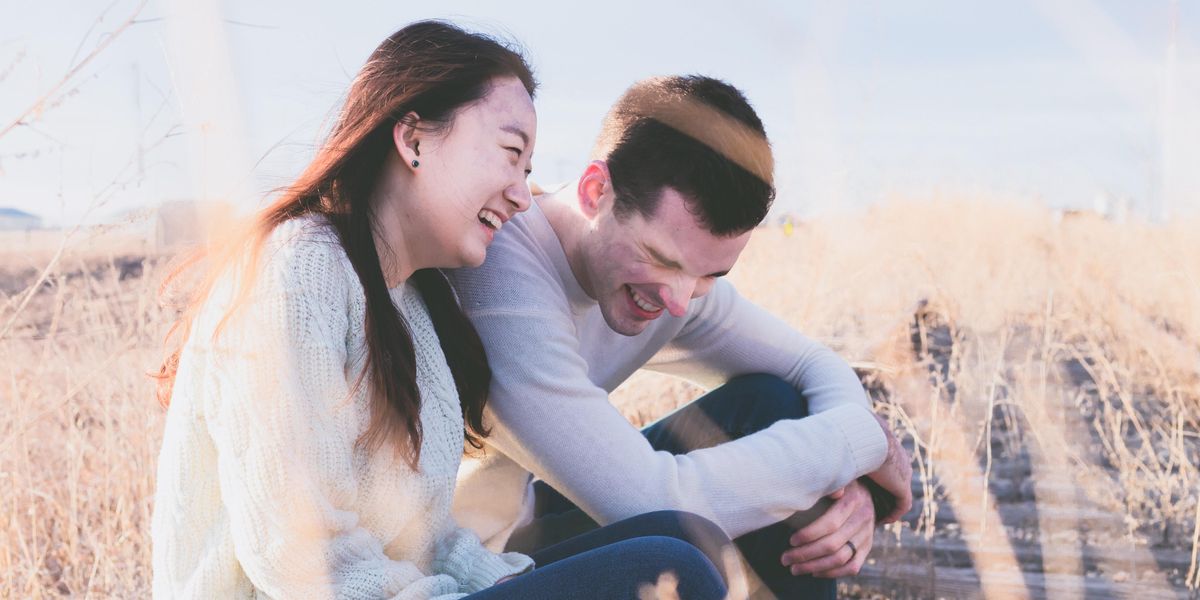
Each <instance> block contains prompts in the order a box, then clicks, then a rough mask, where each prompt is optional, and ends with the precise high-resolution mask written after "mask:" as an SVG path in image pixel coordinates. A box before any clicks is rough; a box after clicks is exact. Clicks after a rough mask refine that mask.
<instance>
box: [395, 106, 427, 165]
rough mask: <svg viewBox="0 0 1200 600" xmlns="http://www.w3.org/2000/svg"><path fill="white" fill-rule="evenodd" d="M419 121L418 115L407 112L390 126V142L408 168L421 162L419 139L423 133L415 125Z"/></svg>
mask: <svg viewBox="0 0 1200 600" xmlns="http://www.w3.org/2000/svg"><path fill="white" fill-rule="evenodd" d="M420 122H421V117H420V115H418V114H417V113H415V112H409V113H407V114H405V115H404V116H403V117H401V118H400V120H399V121H396V125H395V126H393V127H392V144H393V145H395V146H396V152H398V153H399V154H400V160H402V161H404V164H406V165H408V167H409V168H410V169H416V168H418V167H419V165H420V163H421V160H420V159H421V139H422V138H423V137H424V135H425V134H424V132H423V131H422V130H421V129H420V128H418V127H417V125H418V124H420Z"/></svg>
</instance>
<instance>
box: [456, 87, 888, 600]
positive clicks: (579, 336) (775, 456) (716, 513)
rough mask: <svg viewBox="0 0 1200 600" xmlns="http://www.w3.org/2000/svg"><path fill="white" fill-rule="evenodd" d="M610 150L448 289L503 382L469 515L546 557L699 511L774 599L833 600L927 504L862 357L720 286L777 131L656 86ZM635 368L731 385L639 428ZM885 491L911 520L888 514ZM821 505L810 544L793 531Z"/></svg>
mask: <svg viewBox="0 0 1200 600" xmlns="http://www.w3.org/2000/svg"><path fill="white" fill-rule="evenodd" d="M593 158H594V160H593V161H592V163H591V164H589V165H588V167H587V169H586V170H585V171H584V173H583V175H582V176H581V177H580V179H579V180H578V181H577V182H576V183H575V185H573V186H567V187H564V188H562V189H559V190H557V191H555V192H553V193H550V194H545V195H542V196H540V197H539V198H538V199H537V202H535V204H534V206H533V207H532V208H531V209H530V210H529V211H528V212H527V213H525V214H522V215H518V216H516V217H514V219H513V220H512V222H511V223H508V224H505V225H504V226H503V231H502V232H501V233H500V234H498V235H497V237H496V240H495V242H494V243H493V245H492V247H491V249H490V250H489V255H488V258H487V260H486V262H485V264H484V265H483V266H482V267H480V268H478V269H468V270H459V271H458V272H455V273H451V275H450V277H451V281H452V283H453V284H454V286H455V288H456V290H457V292H458V294H459V296H460V299H461V301H462V304H463V307H464V309H465V311H466V313H467V315H468V316H469V317H470V318H471V320H472V321H473V322H474V324H475V326H476V328H477V329H478V331H479V334H480V336H481V338H482V340H483V343H484V345H485V347H486V349H487V354H488V357H489V361H490V362H491V366H492V370H493V373H494V374H493V380H492V387H491V394H490V401H489V402H490V404H489V409H488V416H489V425H490V426H491V427H492V434H491V436H490V437H489V438H488V439H487V443H488V446H489V447H488V448H487V449H486V455H485V456H484V457H483V458H481V459H477V460H474V461H468V462H467V463H465V464H464V468H463V470H462V472H461V474H460V479H459V481H460V486H459V489H458V492H457V493H456V494H455V513H456V516H457V518H458V519H459V522H460V523H462V524H464V525H467V526H470V527H473V528H474V529H475V530H476V531H477V532H478V533H479V534H480V536H481V537H482V538H483V539H484V540H485V541H486V542H488V543H489V544H490V545H491V546H492V547H493V548H497V549H499V548H501V547H505V546H507V548H508V549H510V550H521V551H526V552H529V551H533V550H537V549H540V548H542V547H545V546H547V545H550V544H553V543H555V542H557V541H560V540H562V539H565V538H567V537H570V536H571V535H574V534H577V533H580V532H582V531H583V530H586V529H587V528H589V527H595V526H596V523H600V524H606V523H610V522H613V521H617V520H620V519H623V518H627V517H631V516H634V515H638V514H642V513H646V512H651V511H657V510H663V509H674V510H683V511H688V512H692V513H696V514H698V515H700V516H703V517H706V518H707V519H709V520H711V521H712V522H714V523H716V524H717V525H718V526H720V528H721V529H723V530H724V531H725V533H727V534H728V535H729V536H730V537H733V538H736V541H737V543H738V546H739V548H740V549H741V550H742V552H743V555H744V557H745V558H746V560H747V562H748V563H749V564H750V566H751V567H753V568H754V570H755V571H756V572H757V573H758V575H759V576H760V577H761V578H762V580H763V581H764V582H765V583H766V584H767V586H768V587H769V588H770V590H771V591H772V592H773V593H775V594H777V595H779V596H787V597H790V596H796V595H803V596H804V597H809V596H812V597H817V596H820V597H833V596H834V595H835V594H836V586H835V582H834V580H833V578H835V577H838V576H844V575H851V574H854V573H857V572H858V570H859V568H860V567H861V566H862V564H863V562H864V561H865V560H866V555H867V553H868V551H869V550H870V547H871V540H872V536H873V531H874V527H875V525H876V524H877V522H879V521H885V520H887V521H890V520H895V519H897V518H899V516H900V515H902V514H903V513H904V512H906V511H907V510H908V508H909V507H910V506H911V502H912V497H911V488H910V481H909V479H910V478H911V474H912V471H911V466H910V464H909V458H908V455H907V454H906V453H905V451H904V449H903V448H902V447H901V446H900V445H899V444H898V443H897V441H896V439H895V438H894V436H893V435H892V434H891V433H890V432H889V431H888V429H887V427H886V424H885V423H884V422H883V421H882V420H880V419H878V418H877V417H875V416H874V415H873V414H872V413H871V412H870V410H869V401H868V399H867V398H866V395H865V394H864V392H863V389H862V387H861V385H860V384H859V382H858V379H857V378H856V377H855V375H854V373H853V371H852V370H851V369H850V368H849V366H848V365H847V364H846V363H845V361H843V360H842V359H840V358H838V357H837V356H836V355H835V354H834V353H833V352H832V351H830V350H829V349H827V348H825V347H824V346H822V345H820V344H818V343H816V342H814V341H812V340H809V339H807V338H805V337H804V336H802V335H800V334H799V333H797V332H795V331H794V330H793V329H792V328H791V327H789V326H788V325H787V324H785V323H784V322H782V321H781V320H779V319H777V318H775V317H773V316H771V315H770V314H768V313H767V312H765V311H764V310H762V309H761V308H759V307H757V306H755V305H754V304H752V303H750V302H748V301H746V300H744V299H743V298H741V297H740V296H738V294H737V292H736V291H735V290H734V289H733V287H732V286H730V285H729V284H728V283H727V282H726V281H724V280H722V279H721V277H722V276H723V275H725V274H726V273H727V272H728V271H729V270H730V269H731V268H733V265H734V263H735V262H736V261H737V258H738V256H739V255H740V253H741V252H742V249H743V248H745V246H746V243H747V241H748V240H749V238H750V234H751V232H752V230H753V229H754V227H755V226H757V225H758V224H759V223H760V222H761V221H762V219H763V218H764V217H765V216H766V214H767V209H768V208H769V207H770V204H771V202H772V200H773V198H774V188H773V187H772V176H773V175H772V169H773V163H772V157H771V151H770V147H769V145H768V143H767V140H766V136H765V133H764V131H763V126H762V123H761V121H760V120H759V118H758V116H757V115H756V114H755V113H754V110H753V109H752V108H751V107H750V106H749V103H748V102H747V101H746V99H745V98H744V97H743V96H742V94H741V93H740V92H739V91H738V90H737V89H735V88H733V87H732V86H729V85H728V84H726V83H724V82H721V81H718V80H715V79H711V78H706V77H695V76H692V77H669V78H654V79H649V80H645V81H641V82H639V83H637V84H635V85H634V86H633V87H631V88H630V89H629V90H628V91H627V92H626V93H625V95H624V96H622V98H621V99H620V100H619V101H618V102H617V104H616V105H615V106H614V107H613V108H612V110H611V111H610V113H609V114H608V115H607V117H606V118H605V121H604V125H603V129H602V132H601V134H600V137H599V139H598V141H597V144H596V148H595V150H594V152H593ZM640 368H647V369H652V370H655V371H659V372H663V373H668V374H672V375H676V376H679V377H683V378H686V379H689V380H691V381H694V382H697V383H699V384H701V385H704V386H706V387H710V388H717V389H715V390H714V391H713V392H711V393H709V394H708V395H706V396H704V397H703V398H701V399H699V400H697V401H696V402H693V403H692V404H691V405H688V406H687V407H684V408H683V409H681V410H679V411H676V412H675V413H673V414H672V415H670V416H668V417H666V418H664V419H663V420H661V421H659V422H658V423H655V424H654V425H652V426H650V427H648V428H647V429H646V430H645V431H642V432H639V431H638V430H636V429H634V428H633V427H632V426H631V425H630V424H629V423H628V422H627V421H626V420H625V419H624V418H622V416H621V415H620V414H619V413H618V412H617V410H616V409H615V408H614V407H613V406H612V405H611V404H610V403H609V401H608V394H609V392H611V391H612V390H613V389H615V388H616V387H617V386H618V385H620V383H621V382H623V381H624V380H625V379H626V378H628V377H629V376H630V375H631V374H632V373H633V372H634V371H636V370H637V369H640ZM752 374H757V375H752ZM810 412H811V416H809V413H810ZM530 473H532V474H533V475H535V476H537V478H538V479H539V481H537V482H536V484H534V485H532V486H530V485H529V481H530V476H529V474H530ZM859 478H862V481H861V482H860V481H859ZM868 488H873V489H874V492H875V498H876V500H878V501H879V502H881V503H882V502H883V501H884V500H887V501H891V502H893V503H894V508H891V507H889V509H887V510H882V509H881V510H880V514H878V515H877V514H876V507H875V506H874V504H875V502H873V500H872V494H871V493H870V491H871V490H869V489H868ZM822 498H828V500H827V501H826V502H828V503H829V508H828V509H826V510H825V511H824V513H823V514H822V515H821V516H820V517H819V518H816V520H815V521H812V522H811V523H809V524H807V525H805V526H803V527H802V528H800V529H799V530H798V531H797V529H796V527H797V526H798V525H800V524H802V522H801V521H796V520H792V521H791V522H789V521H788V519H789V517H792V516H793V515H794V514H795V513H797V511H803V510H805V509H809V508H810V507H813V506H814V505H815V504H817V503H818V501H820V500H822ZM814 576H817V577H814Z"/></svg>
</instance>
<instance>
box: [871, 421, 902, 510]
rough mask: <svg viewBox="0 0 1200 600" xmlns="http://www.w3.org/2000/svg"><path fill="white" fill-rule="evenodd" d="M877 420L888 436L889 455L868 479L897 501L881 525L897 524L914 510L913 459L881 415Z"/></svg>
mask: <svg viewBox="0 0 1200 600" xmlns="http://www.w3.org/2000/svg"><path fill="white" fill-rule="evenodd" d="M875 420H877V421H879V426H880V427H882V428H883V434H884V435H886V436H887V441H888V453H887V458H886V459H884V461H883V465H882V466H880V467H879V468H878V469H876V470H875V471H872V472H870V473H868V474H867V477H870V478H871V480H872V481H874V482H875V483H878V484H879V486H880V487H882V488H883V489H884V491H886V492H887V493H889V494H891V495H892V496H893V497H894V498H895V499H896V506H895V507H894V508H893V509H892V511H891V512H890V513H888V514H887V515H885V516H884V517H883V518H882V519H880V521H879V522H880V524H887V523H895V522H896V521H899V520H900V517H903V516H904V514H905V513H907V512H908V511H909V509H911V508H912V502H913V499H912V457H910V456H909V455H908V451H907V450H905V449H904V446H902V445H900V440H897V439H896V436H895V435H892V431H891V429H889V428H888V424H887V421H885V420H883V417H880V416H879V415H875Z"/></svg>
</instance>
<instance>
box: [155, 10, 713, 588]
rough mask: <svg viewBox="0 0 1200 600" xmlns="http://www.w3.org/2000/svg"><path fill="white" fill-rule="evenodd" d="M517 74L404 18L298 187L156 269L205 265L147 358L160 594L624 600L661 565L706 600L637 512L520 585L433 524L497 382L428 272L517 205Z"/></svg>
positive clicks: (466, 252) (479, 244) (520, 133)
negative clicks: (160, 346) (159, 435)
mask: <svg viewBox="0 0 1200 600" xmlns="http://www.w3.org/2000/svg"><path fill="white" fill-rule="evenodd" d="M535 88H536V84H535V82H534V80H533V76H532V74H531V72H530V70H529V67H528V66H527V65H526V64H525V62H524V60H523V59H522V58H521V56H520V55H518V54H516V53H515V52H513V51H512V50H510V49H508V48H506V47H505V46H503V45H501V44H499V43H497V42H495V41H493V40H491V39H489V38H486V37H483V36H480V35H475V34H470V33H466V32H463V31H461V30H459V29H457V28H455V27H453V26H451V25H448V24H444V23H439V22H422V23H416V24H413V25H410V26H408V27H405V28H404V29H402V30H400V31H398V32H396V33H395V34H393V35H392V36H391V37H389V38H388V39H387V40H385V41H384V42H383V44H381V45H380V46H379V48H377V49H376V50H375V52H374V53H373V54H372V55H371V57H370V59H369V60H368V61H367V63H366V65H365V66H364V67H363V69H362V70H361V71H360V73H359V74H358V76H357V77H356V79H355V81H354V83H353V84H352V86H351V89H350V92H349V94H348V97H347V100H346V104H345V106H344V108H343V109H342V110H341V113H340V115H339V119H338V121H337V122H336V124H335V126H334V128H333V131H332V132H331V134H330V137H329V139H328V141H327V142H326V143H325V144H324V145H323V147H322V148H321V149H320V150H319V151H318V153H317V155H316V157H315V158H314V160H313V162H312V163H311V164H310V165H309V166H308V168H307V169H306V170H305V171H304V172H303V174H301V176H300V177H299V178H298V180H297V181H296V182H295V184H294V185H292V186H291V187H289V188H288V189H287V190H286V191H285V192H284V193H283V194H282V195H281V197H280V198H279V199H278V200H277V201H275V202H274V203H273V204H271V205H270V206H268V207H267V208H266V209H265V210H264V211H263V212H261V213H260V214H259V215H258V216H257V217H256V218H255V219H254V220H253V222H252V223H251V225H250V226H249V227H248V228H246V229H245V230H243V231H241V232H238V233H235V234H233V235H232V236H231V240H230V241H228V242H227V243H225V244H223V245H221V246H220V247H219V248H215V249H211V250H209V251H208V252H207V253H206V254H203V255H197V256H195V257H193V260H191V261H189V262H188V263H185V265H184V267H181V270H180V271H177V272H176V273H175V274H174V275H173V276H172V278H170V279H169V280H168V282H171V281H172V280H177V279H176V277H175V276H177V275H180V274H181V273H182V272H184V271H190V269H192V268H194V267H195V266H196V265H198V264H200V262H201V261H204V262H205V263H206V268H205V269H204V272H203V273H204V274H203V276H202V277H201V278H200V279H199V282H198V283H197V284H196V287H195V290H194V293H192V294H191V296H190V298H189V304H188V305H187V306H186V307H185V309H184V311H183V312H182V314H181V318H180V320H179V322H178V323H176V327H175V328H174V329H173V332H175V333H178V334H180V335H179V336H178V338H172V339H176V341H177V343H178V344H179V349H178V350H177V351H176V352H174V353H173V354H172V355H171V356H170V357H169V358H168V359H167V360H166V361H165V362H164V365H163V367H162V369H161V371H160V390H159V393H160V399H162V400H163V401H164V402H168V401H169V402H168V403H169V410H168V414H167V423H166V429H165V433H164V439H163V449H162V454H161V456H160V460H159V470H158V490H157V495H156V506H155V513H154V520H153V527H152V537H153V540H154V574H155V575H154V592H155V596H157V597H160V598H166V597H171V598H175V597H197V598H231V597H232V598H245V597H252V596H258V595H264V596H268V597H278V598H300V597H310V596H315V597H330V596H333V597H339V598H340V597H345V598H427V597H448V598H457V597H461V596H463V595H465V594H471V595H476V593H477V592H478V596H479V597H480V598H530V597H537V596H544V597H588V596H589V595H591V596H613V597H621V596H625V597H629V596H631V595H632V593H633V592H634V590H636V589H637V586H638V585H640V584H645V583H653V582H654V581H656V577H657V575H658V574H659V573H662V572H663V571H666V570H671V571H674V572H675V573H676V575H677V577H678V578H679V580H680V591H681V592H684V594H683V596H684V597H688V596H689V595H690V596H692V597H719V596H720V595H722V594H723V593H724V592H723V588H722V583H721V581H720V578H719V576H718V575H717V573H716V572H715V570H714V567H713V564H712V562H711V561H710V560H709V559H707V558H706V557H705V556H704V555H703V554H701V553H700V552H699V551H698V550H697V549H696V548H695V547H694V546H692V545H689V544H686V543H683V542H681V541H679V540H678V539H674V538H667V537H661V536H651V537H646V536H645V534H646V532H648V531H649V532H650V533H654V532H653V531H650V530H648V529H646V528H645V527H641V526H637V525H636V524H635V525H634V526H631V525H630V524H628V523H626V524H623V525H622V526H623V527H624V528H625V530H636V531H637V532H638V533H636V534H622V535H618V536H615V538H614V536H613V535H611V532H612V530H610V535H609V537H607V538H602V537H595V536H593V537H592V538H590V539H591V540H592V541H590V542H589V541H588V540H582V541H579V540H576V541H575V546H574V550H571V551H570V552H562V551H561V549H560V552H559V555H556V556H553V557H551V559H550V560H554V561H555V562H553V564H549V565H548V566H546V567H544V568H539V569H537V570H536V571H533V572H532V573H529V574H525V575H521V574H522V573H525V572H526V571H529V570H530V569H531V568H532V566H533V561H532V560H531V559H530V557H527V556H523V555H520V554H515V553H507V554H499V555H497V554H493V553H491V552H489V551H487V550H486V549H484V548H483V547H482V546H481V544H480V542H479V540H478V539H477V538H476V537H475V536H474V535H473V534H471V533H470V532H469V531H467V530H465V529H459V528H457V527H456V526H455V525H454V523H453V522H452V520H451V518H450V516H449V507H450V500H451V495H452V492H453V489H454V483H455V475H456V472H457V469H458V465H459V460H460V457H461V453H462V449H463V442H464V439H465V440H466V442H467V443H470V444H473V445H475V446H476V447H478V446H479V438H481V437H482V436H484V435H486V433H487V432H486V430H485V429H484V427H483V424H482V413H483V407H484V403H485V401H486V393H487V389H488V383H489V381H490V377H491V375H490V371H489V370H488V365H487V358H486V356H485V355H484V352H483V349H482V346H481V344H480V342H479V338H478V336H477V335H476V333H475V330H474V329H473V328H472V326H471V325H470V323H469V322H468V321H467V319H466V318H465V317H464V316H463V314H462V312H461V311H460V310H459V307H458V305H457V303H456V301H455V298H454V295H453V292H452V291H451V290H450V288H449V287H448V285H447V283H446V280H445V279H444V278H443V276H442V275H441V273H440V272H439V271H438V270H437V269H439V268H450V267H461V266H476V265H479V264H480V263H482V261H483V259H484V256H485V254H486V249H487V246H488V244H489V243H490V241H491V239H492V236H494V235H495V233H496V232H497V231H498V230H500V229H501V227H502V226H503V224H504V222H505V221H507V220H508V219H509V218H510V217H512V215H513V214H515V213H517V212H519V211H522V210H525V209H526V208H528V206H529V203H530V197H529V190H528V187H527V185H526V182H525V179H526V176H527V175H528V173H529V171H530V161H531V158H532V153H533V149H534V142H535V134H536V132H535V128H536V117H535V114H534V108H533V102H532V96H533V93H534V91H535ZM618 525H621V524H618ZM631 536H641V537H634V539H625V538H629V537H631ZM676 537H681V536H676ZM614 539H620V540H622V541H618V542H617V543H610V542H612V541H613V540H614ZM514 577H515V578H514ZM509 579H511V581H506V580H509ZM502 581H506V582H505V583H502V584H501V585H496V584H497V583H498V582H502Z"/></svg>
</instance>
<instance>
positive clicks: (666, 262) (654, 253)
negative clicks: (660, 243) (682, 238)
mask: <svg viewBox="0 0 1200 600" xmlns="http://www.w3.org/2000/svg"><path fill="white" fill-rule="evenodd" d="M642 249H643V250H645V251H646V253H647V254H649V255H650V258H653V259H654V260H656V261H658V262H659V263H661V264H662V266H664V267H670V268H672V269H682V268H683V265H681V264H679V263H678V262H676V261H673V260H671V259H669V258H667V257H666V256H665V255H663V253H662V252H659V251H658V250H655V249H654V248H653V247H651V246H649V245H647V244H642Z"/></svg>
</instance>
